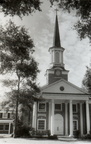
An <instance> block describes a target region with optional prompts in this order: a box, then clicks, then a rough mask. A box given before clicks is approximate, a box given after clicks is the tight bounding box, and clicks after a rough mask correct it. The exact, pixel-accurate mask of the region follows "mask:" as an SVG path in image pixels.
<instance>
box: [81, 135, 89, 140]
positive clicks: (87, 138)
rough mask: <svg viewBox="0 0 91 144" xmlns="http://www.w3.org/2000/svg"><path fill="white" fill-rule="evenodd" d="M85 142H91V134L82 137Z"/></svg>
mask: <svg viewBox="0 0 91 144" xmlns="http://www.w3.org/2000/svg"><path fill="white" fill-rule="evenodd" d="M81 139H83V140H91V134H86V135H83V136H82V137H81Z"/></svg>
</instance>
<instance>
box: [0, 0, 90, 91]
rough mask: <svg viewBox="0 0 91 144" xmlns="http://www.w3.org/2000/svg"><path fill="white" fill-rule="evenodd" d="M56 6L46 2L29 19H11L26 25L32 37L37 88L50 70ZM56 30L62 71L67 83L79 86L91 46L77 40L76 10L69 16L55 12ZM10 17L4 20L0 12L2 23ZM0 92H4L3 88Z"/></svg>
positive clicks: (86, 40) (44, 81)
mask: <svg viewBox="0 0 91 144" xmlns="http://www.w3.org/2000/svg"><path fill="white" fill-rule="evenodd" d="M55 8H56V5H55V6H54V7H50V4H49V2H48V1H44V3H43V4H42V12H38V11H37V12H35V13H32V14H31V15H29V16H24V17H23V18H22V19H20V18H19V17H18V16H15V17H13V18H11V20H13V21H14V22H15V24H16V25H19V26H25V28H27V29H28V32H29V34H30V36H31V38H32V39H33V41H34V45H35V53H34V54H33V55H34V58H35V60H36V61H37V62H38V63H39V65H38V66H39V70H40V73H39V74H38V77H37V83H39V85H40V86H43V85H45V84H46V76H45V74H46V69H48V68H50V62H51V60H50V58H51V55H50V53H49V52H48V49H49V48H50V47H52V46H53V35H54V25H55V16H56V12H55ZM57 14H58V21H59V31H60V40H61V46H62V47H63V48H65V51H64V64H65V69H66V70H69V76H68V80H69V82H71V83H73V84H75V85H76V86H79V87H81V85H82V79H83V77H84V74H85V72H86V66H89V63H90V61H91V60H90V59H91V47H90V44H89V39H88V38H85V39H84V40H82V41H81V40H80V38H79V36H78V33H77V32H76V30H75V29H74V24H75V23H76V22H77V21H78V20H79V19H80V17H76V16H75V11H72V12H71V13H70V14H69V13H67V12H64V11H62V10H61V9H59V11H58V13H57ZM9 19H10V17H9V16H8V17H4V15H3V13H0V22H1V24H5V23H6V22H7V21H8V20H9ZM0 79H2V76H0ZM0 89H1V91H2V92H4V91H6V90H7V88H5V89H4V90H3V89H2V86H1V88H0Z"/></svg>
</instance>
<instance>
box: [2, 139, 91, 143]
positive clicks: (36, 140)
mask: <svg viewBox="0 0 91 144" xmlns="http://www.w3.org/2000/svg"><path fill="white" fill-rule="evenodd" d="M68 143H69V144H91V141H81V140H76V141H60V140H46V139H30V138H26V139H25V138H24V139H23V138H0V144H68Z"/></svg>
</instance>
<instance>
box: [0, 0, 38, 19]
mask: <svg viewBox="0 0 91 144" xmlns="http://www.w3.org/2000/svg"><path fill="white" fill-rule="evenodd" d="M40 5H41V2H40V0H0V6H1V10H2V11H3V12H4V14H5V15H11V16H14V15H18V16H19V17H22V16H24V15H26V14H27V15H29V14H30V13H32V12H34V11H36V10H38V11H41V9H40Z"/></svg>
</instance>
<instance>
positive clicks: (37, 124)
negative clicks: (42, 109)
mask: <svg viewBox="0 0 91 144" xmlns="http://www.w3.org/2000/svg"><path fill="white" fill-rule="evenodd" d="M39 120H44V121H45V122H44V129H38V124H39ZM37 130H39V131H44V130H46V119H37Z"/></svg>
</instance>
